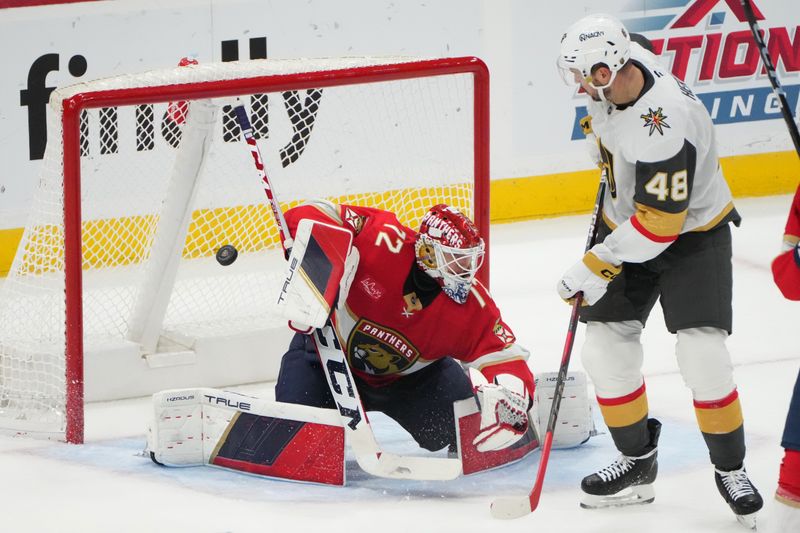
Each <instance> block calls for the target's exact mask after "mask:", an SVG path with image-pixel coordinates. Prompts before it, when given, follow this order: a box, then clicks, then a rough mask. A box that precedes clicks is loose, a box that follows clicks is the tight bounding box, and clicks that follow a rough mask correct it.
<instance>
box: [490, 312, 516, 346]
mask: <svg viewBox="0 0 800 533" xmlns="http://www.w3.org/2000/svg"><path fill="white" fill-rule="evenodd" d="M492 333H494V334H495V336H496V337H497V338H498V339H500V341H501V342H502V343H503V345H505V346H509V345H511V344H513V343H514V342H516V340H517V338H516V337H515V336H514V333H513V332H512V331H511V328H509V327H508V326H507V325H506V323H505V322H503V319H502V318H498V319H497V321H496V322H495V323H494V327H493V328H492Z"/></svg>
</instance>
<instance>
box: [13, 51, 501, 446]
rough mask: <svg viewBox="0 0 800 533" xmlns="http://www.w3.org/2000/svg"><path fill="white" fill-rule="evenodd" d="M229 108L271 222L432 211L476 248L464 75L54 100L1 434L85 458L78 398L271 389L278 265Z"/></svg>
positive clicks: (217, 68)
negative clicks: (324, 211)
mask: <svg viewBox="0 0 800 533" xmlns="http://www.w3.org/2000/svg"><path fill="white" fill-rule="evenodd" d="M234 98H239V100H238V101H240V102H243V103H244V104H245V107H246V108H247V109H248V112H249V114H250V117H251V122H252V124H253V128H254V130H255V134H256V137H257V139H258V144H259V146H260V149H261V152H262V154H263V157H264V160H265V166H266V170H267V172H268V174H269V176H270V179H271V181H272V183H273V186H274V189H275V193H276V195H277V198H278V200H279V201H280V202H281V206H282V208H283V209H284V210H285V209H288V208H290V207H292V206H294V205H297V204H299V203H301V202H303V201H304V200H307V199H310V198H320V197H322V198H327V199H330V200H332V201H334V202H341V203H352V204H357V205H368V206H373V207H378V208H383V209H387V210H391V211H394V212H396V213H397V214H398V216H399V218H400V220H401V221H402V222H403V223H405V224H407V225H409V226H411V227H416V226H417V224H418V221H419V219H420V218H421V216H422V215H423V214H424V213H425V211H426V210H427V208H429V207H430V206H432V205H434V204H435V203H439V202H445V203H448V204H451V205H454V206H456V207H458V208H460V209H462V210H463V211H464V212H466V213H467V214H469V215H470V216H471V217H473V218H474V219H475V220H476V223H477V224H478V226H479V228H480V229H481V230H482V232H483V233H484V236H485V237H486V238H487V239H488V211H489V206H488V179H489V177H488V73H487V71H486V68H485V66H484V65H483V63H481V62H480V60H477V59H475V58H448V59H436V60H423V61H415V60H408V59H388V60H387V59H386V58H379V59H375V58H356V59H327V60H261V61H249V62H232V63H215V64H205V65H192V66H186V67H179V68H175V69H170V70H164V71H153V72H147V73H144V74H138V75H128V76H122V77H116V78H109V79H104V80H98V81H94V82H88V83H84V84H80V85H76V86H72V87H68V88H64V89H60V90H58V91H56V92H54V94H53V96H52V98H51V103H50V109H49V117H48V143H47V150H46V154H45V159H44V161H43V167H42V168H43V170H42V173H41V177H40V180H39V184H38V189H37V192H36V196H35V199H34V205H33V207H32V209H31V212H30V215H29V220H28V222H27V224H26V228H25V231H24V236H23V238H22V241H21V243H20V245H19V248H18V251H17V254H16V257H15V259H14V262H13V265H12V267H11V272H10V274H9V276H8V278H7V279H6V280H5V282H4V283H3V285H2V287H0V428H2V429H4V430H6V431H8V430H11V431H17V432H24V433H33V434H40V433H41V434H44V435H46V436H55V437H56V438H63V439H66V440H67V441H70V442H82V440H83V408H84V400H92V399H96V400H102V399H112V398H119V397H126V396H136V395H142V394H147V393H150V392H154V391H155V390H157V389H159V388H169V387H175V386H193V385H205V386H221V385H230V384H233V383H243V382H253V381H258V380H260V379H265V378H269V377H272V376H269V375H264V367H269V368H271V369H274V368H275V364H271V365H268V364H267V365H265V364H262V363H263V361H265V360H268V359H269V358H271V360H272V361H275V360H277V358H278V356H279V355H280V354H281V353H282V352H283V350H284V349H285V347H286V344H285V341H286V340H287V339H288V336H287V333H286V330H287V328H286V327H285V323H284V321H282V320H281V319H279V318H277V317H275V316H274V312H273V310H272V308H273V302H274V301H275V299H276V296H277V288H276V287H277V286H278V284H279V283H280V282H281V281H282V279H281V276H282V274H283V268H284V259H283V257H282V254H281V252H280V247H279V244H278V243H279V239H278V233H277V228H276V226H275V222H274V220H273V217H272V215H271V212H270V210H269V207H268V205H267V202H266V198H265V196H264V192H263V190H262V189H261V184H260V183H259V180H258V176H257V174H256V171H255V169H254V163H253V160H252V158H251V156H250V153H249V151H248V149H247V147H246V145H245V144H244V142H243V140H242V137H241V132H240V130H239V127H238V125H237V123H236V121H235V119H234V115H233V112H232V110H231V105H232V104H233V102H234V100H233V99H234ZM225 244H232V245H234V246H235V247H236V248H237V249H238V251H239V258H238V260H237V261H236V262H235V263H234V264H233V265H231V266H228V267H222V266H220V265H219V264H218V263H217V262H216V261H215V259H214V255H215V252H216V250H218V249H219V248H220V246H222V245H225ZM487 248H488V247H487ZM486 263H487V265H488V261H487V262H486ZM482 276H483V279H484V280H485V279H486V278H487V276H488V273H487V271H486V270H484V271H483V272H482ZM204 365H205V366H204ZM202 368H205V370H198V369H202ZM267 373H269V371H267ZM84 385H85V387H84Z"/></svg>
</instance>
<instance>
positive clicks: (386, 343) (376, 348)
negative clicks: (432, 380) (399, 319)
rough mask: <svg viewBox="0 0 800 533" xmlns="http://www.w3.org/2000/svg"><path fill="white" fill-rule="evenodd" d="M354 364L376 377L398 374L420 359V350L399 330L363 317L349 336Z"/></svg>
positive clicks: (348, 343) (349, 353) (354, 366)
mask: <svg viewBox="0 0 800 533" xmlns="http://www.w3.org/2000/svg"><path fill="white" fill-rule="evenodd" d="M347 358H348V359H349V361H350V366H351V367H352V368H354V369H356V370H359V371H361V372H365V373H367V374H372V375H375V376H386V375H390V374H397V373H398V372H402V371H403V370H405V369H407V368H408V367H410V366H411V365H413V364H414V362H415V361H416V360H417V359H419V351H418V350H417V348H416V347H415V346H413V345H412V344H411V343H410V342H409V341H408V340H407V339H406V338H405V337H403V336H402V335H401V334H399V333H398V332H396V331H394V330H392V329H389V328H386V327H383V326H381V325H380V324H376V323H375V322H371V321H369V320H366V319H363V318H362V319H361V320H359V322H358V323H357V324H356V325H355V327H354V328H353V331H352V332H351V333H350V338H349V339H347Z"/></svg>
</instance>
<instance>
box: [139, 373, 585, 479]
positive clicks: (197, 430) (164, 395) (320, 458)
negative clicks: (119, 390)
mask: <svg viewBox="0 0 800 533" xmlns="http://www.w3.org/2000/svg"><path fill="white" fill-rule="evenodd" d="M547 376H549V374H542V375H541V376H540V377H539V384H538V386H537V391H536V398H535V401H534V407H533V408H532V410H531V413H530V417H529V418H530V420H532V421H537V420H539V419H541V418H544V419H546V418H547V413H548V410H549V403H548V400H547V398H548V393H547V391H548V390H551V389H552V387H551V388H548V385H547V384H548V377H547ZM551 377H552V376H551ZM567 384H568V385H567V389H566V391H565V401H567V405H568V406H569V408H568V409H567V410H566V411H565V415H566V416H565V417H563V418H562V419H561V423H560V424H559V428H558V430H557V431H556V433H555V441H554V443H555V446H556V447H562V448H563V447H572V446H577V445H579V444H582V443H583V442H585V441H586V440H588V439H589V437H590V436H591V435H593V434H594V428H593V426H592V423H591V407H590V405H589V404H588V395H587V394H586V377H585V375H583V374H582V373H580V372H571V373H570V374H569V377H568V380H567ZM540 391H541V392H540ZM454 411H455V419H456V425H457V435H458V456H459V458H460V460H461V462H462V469H463V473H464V474H465V475H469V474H474V473H477V472H483V471H485V470H489V469H493V468H497V467H500V466H504V465H507V464H511V463H513V462H516V461H518V460H520V459H522V458H523V457H525V456H527V455H528V454H529V453H531V452H532V451H534V450H535V449H536V448H538V447H539V437H538V432H537V431H536V427H535V424H531V425H530V427H529V428H528V431H526V433H525V435H524V436H523V438H522V439H520V440H519V441H518V442H517V443H515V444H514V445H512V446H510V447H509V448H505V449H502V450H496V451H489V452H479V451H478V449H477V446H476V445H475V444H473V441H474V440H475V437H476V436H477V435H478V434H479V433H480V424H481V413H480V410H479V409H478V406H477V402H475V400H474V399H467V400H462V401H459V402H456V403H455V404H454ZM344 444H345V437H344V428H343V426H342V421H341V418H340V416H339V414H338V412H337V411H336V410H334V409H322V408H316V407H308V406H303V405H297V404H288V403H281V402H276V401H270V400H265V399H260V398H254V397H251V396H246V395H243V394H238V393H235V392H229V391H222V390H218V389H212V388H195V389H180V390H167V391H162V392H159V393H156V394H154V395H153V418H152V420H151V423H150V426H149V428H148V434H147V451H148V452H149V454H150V457H151V459H152V460H153V461H154V462H156V463H158V464H160V465H162V466H170V467H186V466H213V467H217V468H225V469H229V470H236V471H240V472H245V473H248V474H254V475H260V476H265V477H269V478H278V479H287V480H292V481H301V482H311V483H322V484H330V485H344V484H345V481H346V476H345V468H344V465H345V462H344V458H345V454H344Z"/></svg>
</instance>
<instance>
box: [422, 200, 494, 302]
mask: <svg viewBox="0 0 800 533" xmlns="http://www.w3.org/2000/svg"><path fill="white" fill-rule="evenodd" d="M415 251H416V257H417V264H418V265H419V267H420V268H421V269H422V270H423V271H425V273H427V274H428V275H429V276H430V277H432V278H433V279H435V280H436V281H437V282H438V283H439V284H440V285H441V287H442V290H443V291H444V293H445V294H447V295H448V296H449V297H450V298H452V299H453V300H455V301H456V302H458V303H460V304H463V303H464V302H466V301H467V296H468V295H469V289H470V287H471V286H472V282H473V280H474V279H475V275H476V274H477V273H478V270H479V269H480V268H481V265H482V264H483V257H484V243H483V239H482V238H481V236H480V235H479V234H478V229H477V228H476V227H475V225H474V224H473V223H472V221H471V220H470V219H469V218H467V217H466V216H465V215H464V214H463V213H461V212H460V211H458V210H457V209H456V208H454V207H450V206H447V205H445V204H438V205H435V206H433V207H431V208H430V210H428V212H427V213H426V214H425V216H424V217H422V222H421V223H420V229H419V233H418V234H417V240H416V243H415Z"/></svg>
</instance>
